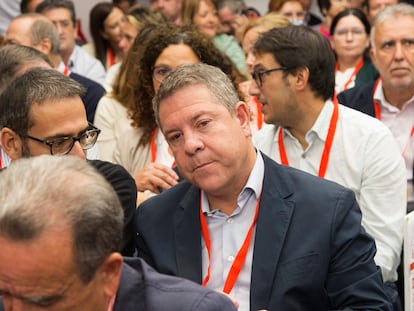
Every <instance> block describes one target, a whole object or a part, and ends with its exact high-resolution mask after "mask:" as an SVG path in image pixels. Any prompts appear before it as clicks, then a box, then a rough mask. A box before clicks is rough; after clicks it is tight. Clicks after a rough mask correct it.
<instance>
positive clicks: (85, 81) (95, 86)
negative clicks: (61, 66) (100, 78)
mask: <svg viewBox="0 0 414 311" xmlns="http://www.w3.org/2000/svg"><path fill="white" fill-rule="evenodd" d="M69 77H70V78H71V79H73V80H75V81H77V82H79V83H80V84H82V85H83V86H84V87H85V88H87V90H94V91H96V92H100V93H102V94H105V93H106V91H105V89H104V87H103V86H102V85H101V84H99V83H98V82H96V81H93V80H92V79H89V78H87V77H85V76H83V75H80V74H77V73H75V72H71V73H70V74H69Z"/></svg>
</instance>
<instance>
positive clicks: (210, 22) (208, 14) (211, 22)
mask: <svg viewBox="0 0 414 311" xmlns="http://www.w3.org/2000/svg"><path fill="white" fill-rule="evenodd" d="M193 23H194V25H196V27H197V28H198V30H200V31H201V32H202V33H204V34H206V35H207V36H209V37H214V36H215V35H216V33H217V26H218V23H219V18H218V15H217V11H216V8H215V7H214V5H213V3H211V2H210V1H209V0H201V1H200V5H199V7H198V12H197V13H196V15H195V16H194V19H193Z"/></svg>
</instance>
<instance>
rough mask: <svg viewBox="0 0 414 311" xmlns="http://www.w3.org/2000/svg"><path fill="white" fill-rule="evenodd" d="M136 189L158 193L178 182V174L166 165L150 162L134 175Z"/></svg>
mask: <svg viewBox="0 0 414 311" xmlns="http://www.w3.org/2000/svg"><path fill="white" fill-rule="evenodd" d="M134 179H135V183H136V185H137V188H138V191H145V190H150V191H152V192H154V193H159V192H160V189H161V190H166V189H169V188H171V187H172V186H174V185H176V184H177V183H178V179H179V177H178V175H177V174H176V173H175V172H174V170H173V169H171V168H170V167H168V166H165V165H162V164H157V163H150V164H148V165H147V166H145V167H144V168H143V169H141V170H140V171H139V172H137V173H136V174H135V175H134Z"/></svg>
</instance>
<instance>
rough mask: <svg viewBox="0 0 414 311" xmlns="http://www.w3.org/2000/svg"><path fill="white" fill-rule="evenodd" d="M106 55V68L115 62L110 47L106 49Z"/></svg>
mask: <svg viewBox="0 0 414 311" xmlns="http://www.w3.org/2000/svg"><path fill="white" fill-rule="evenodd" d="M106 57H107V59H108V68H109V67H112V65H114V64H115V60H114V53H113V52H112V50H111V49H110V48H108V49H107V50H106Z"/></svg>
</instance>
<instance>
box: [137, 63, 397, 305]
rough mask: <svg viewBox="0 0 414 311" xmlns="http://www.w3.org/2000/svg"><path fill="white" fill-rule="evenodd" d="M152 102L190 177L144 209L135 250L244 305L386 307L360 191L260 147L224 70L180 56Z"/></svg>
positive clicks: (182, 168) (161, 267)
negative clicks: (281, 159) (294, 165)
mask: <svg viewBox="0 0 414 311" xmlns="http://www.w3.org/2000/svg"><path fill="white" fill-rule="evenodd" d="M153 108H154V114H155V116H156V119H157V122H158V124H159V128H160V129H161V130H162V132H163V134H164V135H165V138H166V140H167V142H168V144H169V147H170V148H171V151H172V153H173V154H174V158H175V160H176V163H177V167H178V169H179V171H180V173H181V174H182V176H183V177H184V179H185V181H182V182H180V183H179V184H178V185H176V186H175V187H173V188H171V189H169V190H168V191H165V192H163V193H161V194H160V195H158V196H156V197H154V198H152V199H151V200H147V201H145V202H144V203H142V204H141V205H140V206H139V208H138V209H137V215H136V225H137V231H138V236H137V246H138V255H139V256H141V257H143V258H145V259H146V260H147V262H148V263H150V264H151V265H153V266H154V267H155V268H156V269H157V270H158V271H159V272H163V273H168V274H173V275H177V276H181V277H185V278H188V279H190V280H193V281H194V282H198V283H199V284H203V285H205V286H206V287H208V288H211V289H216V290H222V291H224V292H225V293H227V294H230V295H232V296H234V297H235V298H236V300H237V301H238V302H239V304H240V307H239V310H240V311H246V310H258V309H267V310H272V311H273V310H301V311H305V310H318V311H322V310H334V309H335V310H351V309H354V308H355V309H361V310H362V309H364V310H368V309H369V310H390V306H389V303H388V301H387V298H386V295H385V292H384V288H383V282H382V279H381V271H380V269H379V268H378V267H377V266H376V265H375V263H374V255H375V244H374V241H373V240H372V238H371V237H369V236H368V235H367V234H366V232H365V230H364V229H363V228H362V227H361V211H360V209H359V206H358V204H357V202H356V200H355V196H354V194H353V192H352V191H351V190H349V189H346V188H344V187H342V186H339V185H338V184H335V183H333V182H330V181H327V180H323V179H321V178H317V177H315V176H311V175H310V174H307V173H304V172H300V171H298V170H296V169H293V168H290V167H286V166H280V165H278V164H277V163H275V162H274V161H272V160H271V159H269V158H268V157H266V156H265V155H263V154H262V153H261V152H259V151H257V150H256V149H255V148H254V147H253V144H252V142H251V131H250V127H249V124H250V114H249V108H248V106H247V104H246V103H244V102H242V101H240V100H239V98H238V96H237V92H236V90H235V89H234V87H233V85H232V83H231V81H230V80H229V78H228V77H227V76H226V75H225V74H224V73H223V72H222V71H220V69H218V68H216V67H211V66H208V65H205V64H197V65H187V66H182V67H179V68H178V69H176V70H175V71H173V72H172V73H171V74H170V75H168V76H167V77H166V78H165V80H164V81H163V83H162V84H161V87H160V89H159V90H158V92H157V94H156V95H155V97H154V100H153Z"/></svg>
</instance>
